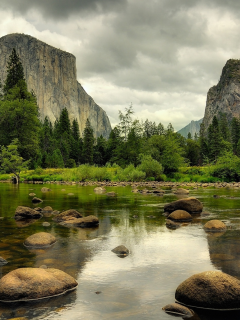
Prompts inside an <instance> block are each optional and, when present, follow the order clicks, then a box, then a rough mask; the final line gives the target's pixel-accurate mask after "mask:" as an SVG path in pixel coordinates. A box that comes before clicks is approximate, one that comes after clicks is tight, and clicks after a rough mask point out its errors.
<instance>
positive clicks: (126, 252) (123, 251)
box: [112, 245, 129, 256]
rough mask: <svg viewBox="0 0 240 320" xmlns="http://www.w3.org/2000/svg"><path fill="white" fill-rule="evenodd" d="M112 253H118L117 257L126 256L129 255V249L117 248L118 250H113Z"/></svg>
mask: <svg viewBox="0 0 240 320" xmlns="http://www.w3.org/2000/svg"><path fill="white" fill-rule="evenodd" d="M112 252H114V253H116V254H117V255H125V256H127V255H128V254H129V250H128V248H126V247H125V246H124V245H120V246H117V247H116V248H114V249H112Z"/></svg>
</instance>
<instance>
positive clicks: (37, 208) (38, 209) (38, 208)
mask: <svg viewBox="0 0 240 320" xmlns="http://www.w3.org/2000/svg"><path fill="white" fill-rule="evenodd" d="M34 210H35V211H39V212H42V208H40V207H36V208H34Z"/></svg>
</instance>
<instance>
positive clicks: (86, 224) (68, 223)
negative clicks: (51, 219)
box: [61, 215, 99, 228]
mask: <svg viewBox="0 0 240 320" xmlns="http://www.w3.org/2000/svg"><path fill="white" fill-rule="evenodd" d="M61 225H63V226H65V227H80V228H92V227H96V226H98V225H99V220H98V218H97V217H95V216H92V215H90V216H87V217H84V218H71V217H69V219H66V220H64V221H62V222H61Z"/></svg>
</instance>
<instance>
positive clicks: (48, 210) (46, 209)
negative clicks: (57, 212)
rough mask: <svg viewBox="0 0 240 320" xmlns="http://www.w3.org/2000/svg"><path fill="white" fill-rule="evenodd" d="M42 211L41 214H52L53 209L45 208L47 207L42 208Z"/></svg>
mask: <svg viewBox="0 0 240 320" xmlns="http://www.w3.org/2000/svg"><path fill="white" fill-rule="evenodd" d="M42 211H43V212H52V211H53V208H52V207H50V206H47V207H44V208H43V209H42Z"/></svg>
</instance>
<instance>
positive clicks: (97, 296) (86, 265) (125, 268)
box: [0, 184, 240, 320]
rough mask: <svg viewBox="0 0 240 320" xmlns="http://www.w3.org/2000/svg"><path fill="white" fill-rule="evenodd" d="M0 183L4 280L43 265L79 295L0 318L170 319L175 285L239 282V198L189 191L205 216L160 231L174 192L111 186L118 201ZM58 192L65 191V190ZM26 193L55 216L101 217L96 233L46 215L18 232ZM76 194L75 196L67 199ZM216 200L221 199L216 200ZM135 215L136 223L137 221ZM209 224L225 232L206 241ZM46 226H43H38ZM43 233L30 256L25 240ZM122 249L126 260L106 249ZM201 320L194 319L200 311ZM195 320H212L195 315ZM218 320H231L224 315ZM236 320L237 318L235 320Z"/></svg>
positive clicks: (9, 310) (3, 310)
mask: <svg viewBox="0 0 240 320" xmlns="http://www.w3.org/2000/svg"><path fill="white" fill-rule="evenodd" d="M47 186H48V187H50V188H51V189H52V191H50V192H47V193H42V192H41V187H42V185H34V184H21V185H19V186H16V185H12V184H0V218H1V219H0V256H2V257H3V258H5V259H6V260H7V261H8V264H7V265H5V266H3V267H0V273H1V275H2V276H3V275H5V274H6V273H8V272H9V271H11V270H14V269H16V268H22V267H39V266H41V265H47V266H48V267H54V268H58V269H61V270H63V271H65V272H67V273H68V274H70V275H72V276H73V277H74V278H75V279H76V280H77V281H78V283H79V286H78V288H77V290H75V291H73V292H70V293H68V294H66V295H63V296H60V297H57V298H51V299H47V300H43V301H41V302H36V303H20V304H13V305H11V306H10V305H4V304H1V305H0V319H10V318H14V317H26V318H27V319H68V320H75V319H76V320H77V319H88V320H97V319H106V320H108V319H109V320H110V319H111V320H112V319H128V320H129V319H131V320H135V319H138V320H142V319H163V320H165V319H174V318H173V317H172V316H170V315H168V314H165V313H164V312H163V311H162V307H163V306H165V305H166V304H168V303H171V302H174V294H175V290H176V288H177V286H178V285H179V284H180V283H181V282H182V281H184V280H185V279H186V278H188V277H189V276H191V275H193V274H195V273H198V272H202V271H207V270H216V269H217V270H222V271H224V272H226V273H228V274H230V275H232V276H235V277H237V278H239V279H240V191H239V190H237V189H226V188H223V189H214V188H212V189H202V188H200V189H196V190H195V189H194V190H190V195H192V196H195V197H197V198H198V199H199V200H200V201H202V202H203V204H204V212H208V214H209V215H207V216H202V217H196V218H195V219H194V220H193V222H192V223H189V224H185V225H183V226H182V227H181V228H179V229H177V230H169V229H167V228H166V226H165V217H164V216H163V215H162V213H163V206H164V204H165V203H168V202H170V201H173V200H176V199H178V198H177V196H176V195H174V194H172V193H171V190H170V189H169V190H166V193H165V195H164V196H162V197H159V196H156V195H142V194H134V193H132V192H131V187H130V186H129V187H108V188H107V191H115V192H116V193H117V196H116V197H108V196H106V195H105V194H95V192H94V187H90V186H89V187H82V186H77V185H75V186H65V185H64V186H61V185H47ZM62 189H64V190H63V191H62ZM30 192H34V193H36V195H37V196H38V197H40V198H41V199H43V200H44V201H43V203H42V204H40V205H39V206H41V207H45V206H51V207H52V208H53V209H54V210H60V211H62V210H67V209H70V208H73V209H77V210H79V211H80V212H81V213H82V214H83V215H84V216H87V215H90V214H93V215H96V216H98V218H99V221H100V224H99V227H98V228H95V229H69V228H66V227H63V226H61V225H58V224H57V223H55V222H53V221H52V218H53V216H44V217H43V218H41V219H40V220H38V221H36V222H34V223H33V224H30V225H27V226H23V225H22V224H19V223H17V222H16V221H15V220H14V219H13V216H14V212H15V209H16V207H17V206H18V205H23V206H31V207H34V205H32V203H31V197H29V196H28V194H29V193H30ZM68 193H73V194H74V195H71V196H70V195H68ZM215 194H218V195H219V196H220V198H214V197H213V195H215ZM134 216H137V218H136V217H134ZM211 219H220V220H223V221H224V222H225V223H226V224H227V225H228V230H227V231H226V232H225V233H224V234H214V235H209V234H206V233H205V231H204V230H203V225H204V224H205V223H206V222H207V221H208V220H211ZM45 221H47V222H50V224H51V225H50V227H43V226H42V223H43V222H45ZM40 231H45V232H50V233H51V234H53V235H54V236H55V237H56V238H57V242H56V243H55V244H54V245H53V246H52V247H50V248H48V249H44V250H43V249H38V250H29V249H27V248H26V247H24V245H23V242H24V240H25V239H26V238H27V237H28V236H29V235H31V234H33V233H36V232H40ZM120 244H123V245H125V246H126V247H127V248H128V249H129V250H130V255H129V256H127V257H125V258H119V257H118V256H117V255H115V254H114V253H113V252H112V251H111V250H112V249H113V248H115V247H116V246H118V245H120ZM198 313H199V312H198ZM198 316H199V317H198V318H196V319H202V320H203V319H214V318H215V316H213V315H212V314H210V313H208V314H200V313H199V315H198ZM217 318H218V319H234V318H235V315H234V314H232V313H231V314H230V313H227V312H222V313H221V314H220V315H218V316H217ZM237 318H239V314H238V315H236V319H237Z"/></svg>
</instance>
